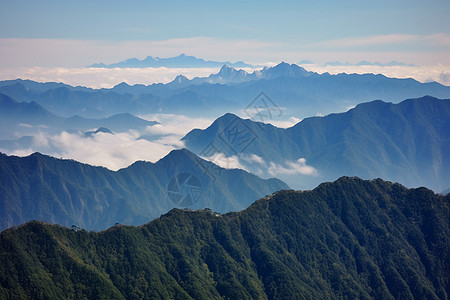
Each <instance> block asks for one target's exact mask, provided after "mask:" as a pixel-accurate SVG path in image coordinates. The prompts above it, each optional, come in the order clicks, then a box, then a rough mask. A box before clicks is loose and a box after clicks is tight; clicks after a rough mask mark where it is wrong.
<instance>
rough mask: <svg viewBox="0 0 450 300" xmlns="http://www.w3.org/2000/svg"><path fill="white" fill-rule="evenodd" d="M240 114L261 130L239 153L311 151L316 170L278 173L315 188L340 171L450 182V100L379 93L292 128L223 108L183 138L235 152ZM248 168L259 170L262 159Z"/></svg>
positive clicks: (200, 147) (433, 184) (280, 156)
mask: <svg viewBox="0 0 450 300" xmlns="http://www.w3.org/2000/svg"><path fill="white" fill-rule="evenodd" d="M236 120H238V122H239V123H240V124H241V123H242V124H244V125H243V127H242V128H244V129H245V128H248V129H247V131H248V132H251V135H252V136H254V137H255V139H254V141H253V142H252V143H251V144H250V145H249V146H248V147H247V148H245V149H244V151H243V152H242V153H239V154H241V157H242V158H243V159H245V158H248V157H249V156H250V155H251V154H256V155H258V156H260V157H261V158H262V159H263V160H264V161H265V163H266V165H267V164H269V163H270V162H273V163H277V164H283V163H286V161H295V160H297V159H299V158H305V159H306V162H307V163H308V164H309V165H311V166H313V167H314V168H316V169H317V170H318V173H319V175H318V176H297V175H296V176H293V177H292V176H290V177H289V176H287V177H283V176H281V175H279V176H280V178H282V179H283V180H285V181H286V182H288V183H289V184H290V185H291V186H293V187H302V188H310V187H311V186H314V185H315V184H317V183H319V182H323V181H325V180H331V179H335V178H337V177H340V176H342V175H351V176H360V177H363V178H374V177H381V178H385V179H387V180H392V181H397V182H400V183H402V184H405V185H407V186H422V185H423V186H427V187H429V188H432V189H434V190H435V191H438V192H439V191H442V190H444V189H445V188H448V187H449V186H450V183H449V181H448V179H447V178H450V171H449V170H450V100H440V99H437V98H434V97H429V96H427V97H422V98H418V99H409V100H405V101H403V102H401V103H399V104H392V103H386V102H383V101H380V100H377V101H373V102H368V103H363V104H359V105H357V106H356V107H355V108H353V109H351V110H349V111H348V112H345V113H340V114H331V115H328V116H325V117H312V118H306V119H304V120H302V121H301V122H299V123H298V124H296V125H295V126H293V127H291V128H287V129H281V128H277V127H274V126H272V125H270V124H263V123H259V122H254V121H252V120H250V119H241V118H239V117H237V116H236V115H233V114H225V115H224V116H222V117H220V118H218V119H217V120H216V121H214V123H212V124H211V126H209V127H208V128H206V129H205V130H198V129H195V130H193V131H191V132H190V133H188V134H187V135H186V136H185V137H184V138H183V141H185V143H186V147H187V148H188V149H190V150H192V151H193V152H195V153H197V154H201V153H202V151H204V149H205V148H206V147H207V146H208V144H210V143H211V142H213V143H215V145H216V147H217V148H218V149H220V151H221V152H223V153H225V154H226V155H227V156H233V155H236V151H235V149H232V147H229V145H227V143H226V140H225V142H224V134H225V133H226V130H227V129H226V128H228V127H230V124H234V123H233V122H236ZM228 144H229V143H228ZM248 167H249V169H250V170H251V171H253V172H256V168H257V167H258V165H254V164H253V165H252V164H248Z"/></svg>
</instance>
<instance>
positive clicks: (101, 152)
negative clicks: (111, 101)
mask: <svg viewBox="0 0 450 300" xmlns="http://www.w3.org/2000/svg"><path fill="white" fill-rule="evenodd" d="M40 139H42V137H40ZM47 139H48V144H49V146H51V149H52V150H51V153H49V154H50V155H53V156H56V157H63V158H70V159H75V160H77V161H80V162H83V163H87V164H90V165H95V166H104V167H106V168H108V169H111V170H118V169H120V168H124V167H127V166H129V165H130V164H132V163H133V162H135V161H137V160H146V161H151V162H156V161H157V160H158V159H160V158H161V157H164V156H165V155H167V154H168V153H169V152H170V151H171V150H173V149H174V147H173V146H171V145H164V144H159V143H155V142H150V141H147V140H137V139H136V138H135V136H133V135H132V134H130V133H118V134H114V135H113V134H108V133H97V134H95V135H93V136H91V137H86V136H84V135H83V134H77V133H68V132H62V133H60V134H58V135H54V136H48V137H47Z"/></svg>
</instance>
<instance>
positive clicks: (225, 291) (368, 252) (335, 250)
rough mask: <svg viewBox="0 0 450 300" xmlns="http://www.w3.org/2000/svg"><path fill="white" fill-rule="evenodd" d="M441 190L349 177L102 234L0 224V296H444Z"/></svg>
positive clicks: (444, 204)
mask: <svg viewBox="0 0 450 300" xmlns="http://www.w3.org/2000/svg"><path fill="white" fill-rule="evenodd" d="M449 201H450V196H449V195H447V196H446V197H444V196H439V195H436V194H434V193H433V192H432V191H430V190H427V189H425V188H419V189H407V188H405V187H403V186H401V185H399V184H396V183H395V184H394V183H391V182H386V181H383V180H380V179H377V180H373V181H363V180H361V179H358V178H348V177H347V178H341V179H339V180H338V181H336V182H334V183H325V184H321V185H320V186H319V187H317V188H316V189H314V190H313V191H308V192H296V191H281V192H277V193H275V194H273V195H271V196H268V197H265V198H263V199H260V200H258V201H256V203H254V204H253V205H251V206H250V207H249V208H248V209H246V210H244V211H242V212H239V213H229V214H225V215H220V214H217V213H215V212H213V211H211V210H197V211H187V210H179V209H175V210H172V211H170V212H169V213H167V214H165V215H163V216H161V217H160V218H158V219H156V220H154V221H152V222H150V223H148V224H146V225H143V226H139V227H128V226H120V225H116V226H114V227H112V228H110V229H109V230H106V231H104V232H101V233H94V232H91V233H89V232H87V231H84V230H80V229H79V228H77V227H73V228H72V229H68V228H64V227H61V226H57V225H48V224H43V223H40V222H31V223H28V224H25V225H23V226H20V227H18V228H13V229H9V230H5V231H3V232H2V233H1V234H0V253H1V259H2V263H1V264H0V297H1V298H22V299H27V298H29V299H41V298H42V299H43V298H45V299H59V298H89V299H92V298H96V299H99V298H108V299H131V298H140V299H161V298H165V299H169V298H170V299H223V298H226V299H341V298H342V299H347V298H348V299H447V298H448V295H449V293H450V286H449V284H448V282H449V272H448V270H449V269H450V260H449V251H448V249H450V231H449V222H450V219H449V216H450V214H449V205H450V202H449Z"/></svg>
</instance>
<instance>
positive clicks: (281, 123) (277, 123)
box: [266, 117, 302, 128]
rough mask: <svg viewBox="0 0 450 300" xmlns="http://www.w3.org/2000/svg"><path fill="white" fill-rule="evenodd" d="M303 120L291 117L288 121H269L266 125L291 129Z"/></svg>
mask: <svg viewBox="0 0 450 300" xmlns="http://www.w3.org/2000/svg"><path fill="white" fill-rule="evenodd" d="M301 120H302V119H299V118H296V117H290V118H289V119H287V120H273V119H271V120H267V121H266V123H269V124H272V125H273V126H276V127H279V128H289V127H292V126H294V125H295V124H297V123H298V122H300V121H301Z"/></svg>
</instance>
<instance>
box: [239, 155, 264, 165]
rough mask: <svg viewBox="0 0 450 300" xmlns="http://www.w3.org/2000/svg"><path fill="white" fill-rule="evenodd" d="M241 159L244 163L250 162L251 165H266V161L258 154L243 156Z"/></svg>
mask: <svg viewBox="0 0 450 300" xmlns="http://www.w3.org/2000/svg"><path fill="white" fill-rule="evenodd" d="M241 159H243V160H244V161H247V162H250V163H257V164H259V165H265V162H264V159H263V158H262V157H261V156H258V155H256V154H253V153H252V154H250V155H247V154H241Z"/></svg>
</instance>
